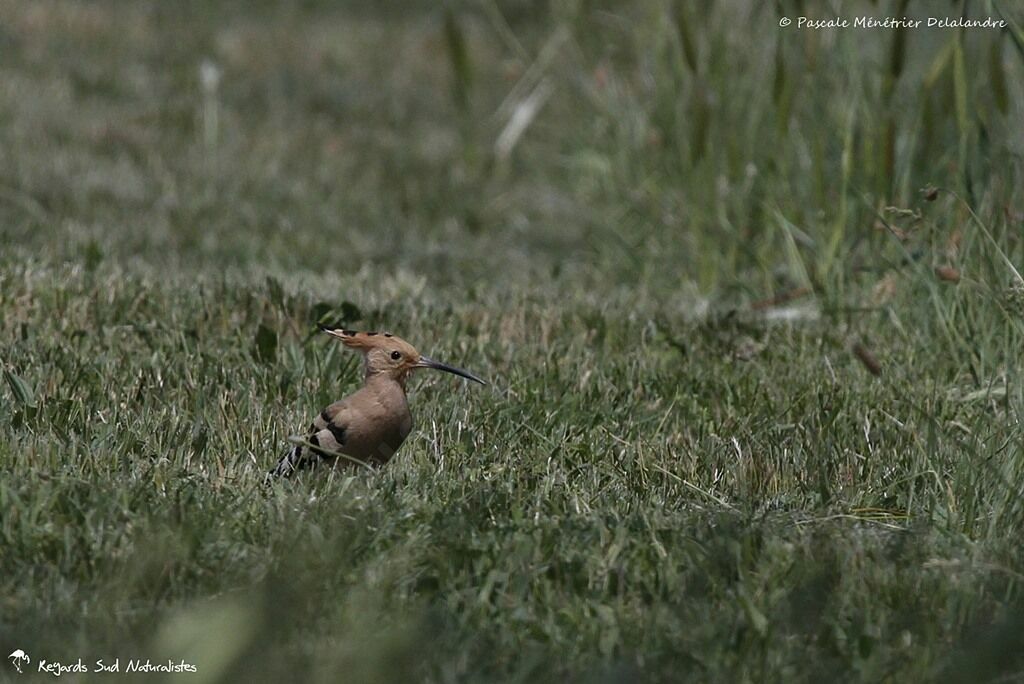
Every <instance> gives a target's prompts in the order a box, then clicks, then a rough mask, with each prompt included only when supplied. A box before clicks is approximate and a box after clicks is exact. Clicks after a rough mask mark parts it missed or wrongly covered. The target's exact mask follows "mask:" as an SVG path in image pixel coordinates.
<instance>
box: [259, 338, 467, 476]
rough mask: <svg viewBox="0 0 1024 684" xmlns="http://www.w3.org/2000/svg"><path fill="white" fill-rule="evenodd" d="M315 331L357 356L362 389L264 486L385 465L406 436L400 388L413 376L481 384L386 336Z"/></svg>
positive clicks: (315, 425) (318, 421) (314, 427)
mask: <svg viewBox="0 0 1024 684" xmlns="http://www.w3.org/2000/svg"><path fill="white" fill-rule="evenodd" d="M320 329H321V330H322V331H323V332H325V333H327V334H328V335H330V336H331V337H334V338H336V339H338V340H340V341H341V343H342V344H344V345H345V346H346V347H348V348H349V349H353V350H355V351H357V352H360V353H362V355H363V371H364V376H363V386H362V387H361V388H359V389H358V390H356V391H355V392H354V393H352V394H351V395H349V396H348V397H345V398H344V399H342V400H340V401H336V402H334V403H333V404H331V405H330V406H328V407H327V408H325V409H324V410H323V411H321V412H320V415H318V416H317V417H316V418H314V419H313V422H312V424H310V426H309V430H308V432H307V435H306V438H305V440H302V441H301V442H300V443H297V444H296V445H295V446H294V447H293V448H291V449H290V450H289V451H288V452H287V453H286V454H285V455H284V456H282V457H281V459H280V461H278V463H277V465H276V466H275V467H274V468H273V469H272V470H271V471H270V472H269V473H268V474H267V479H268V481H272V480H273V479H276V478H282V477H285V478H286V477H290V476H291V475H292V474H294V473H296V472H298V471H300V470H303V469H305V468H313V467H317V466H320V465H324V464H328V463H330V464H332V465H333V464H335V463H338V462H339V460H345V461H353V462H355V463H359V464H364V465H370V466H379V465H384V464H386V463H387V462H388V461H390V460H391V458H392V457H393V456H394V455H395V452H397V451H398V448H399V447H400V446H402V442H404V441H405V438H406V437H408V436H409V433H410V432H411V431H412V413H411V412H410V411H409V401H408V398H407V396H406V382H407V381H408V379H409V376H410V375H411V374H412V373H413V372H414V371H417V370H419V369H422V368H433V369H434V370H440V371H445V372H447V373H453V374H455V375H458V376H461V377H463V378H466V379H467V380H471V381H473V382H477V383H480V384H481V385H486V384H487V383H486V382H484V381H483V380H481V379H480V378H478V377H477V376H475V375H473V374H472V373H470V372H469V371H466V370H463V369H461V368H456V367H455V366H449V365H448V364H446V363H441V362H440V361H435V360H434V359H431V358H429V357H427V356H424V355H422V354H420V353H419V352H418V351H416V348H415V347H413V346H412V345H411V344H409V343H408V342H406V341H405V340H403V339H402V338H400V337H398V336H396V335H393V334H391V333H388V332H376V331H374V332H360V331H355V330H344V329H333V328H330V327H325V326H321V328H320Z"/></svg>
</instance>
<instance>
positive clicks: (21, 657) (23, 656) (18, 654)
mask: <svg viewBox="0 0 1024 684" xmlns="http://www.w3.org/2000/svg"><path fill="white" fill-rule="evenodd" d="M7 659H8V660H10V661H11V663H13V664H14V669H16V670H17V671H18V674H21V666H22V664H24V665H25V666H28V665H29V663H31V662H32V659H31V658H29V657H28V653H25V652H24V651H22V650H21V649H20V648H18V649H15V650H14V653H12V654H11V655H9V656H7Z"/></svg>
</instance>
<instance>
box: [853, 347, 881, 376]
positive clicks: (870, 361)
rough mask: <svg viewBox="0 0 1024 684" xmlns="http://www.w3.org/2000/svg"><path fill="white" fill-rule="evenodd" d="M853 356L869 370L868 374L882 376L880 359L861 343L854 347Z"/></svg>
mask: <svg viewBox="0 0 1024 684" xmlns="http://www.w3.org/2000/svg"><path fill="white" fill-rule="evenodd" d="M853 355H854V356H856V357H857V359H858V360H859V361H860V362H861V363H862V364H864V367H865V368H867V369H868V372H869V373H871V374H872V375H881V374H882V364H881V362H879V360H878V357H877V356H875V355H874V353H873V352H872V351H871V350H870V349H868V348H867V347H865V346H864V344H863V343H861V342H855V343H854V345H853Z"/></svg>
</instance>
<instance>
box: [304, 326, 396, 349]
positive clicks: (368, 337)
mask: <svg viewBox="0 0 1024 684" xmlns="http://www.w3.org/2000/svg"><path fill="white" fill-rule="evenodd" d="M320 329H321V330H323V331H324V332H325V333H327V334H328V335H330V336H332V337H337V338H338V339H339V340H341V342H342V344H344V345H345V346H346V347H352V348H353V349H362V350H369V349H377V348H380V347H392V346H401V345H404V346H406V347H408V348H409V349H412V345H411V344H409V343H408V342H406V341H405V340H403V339H402V338H400V337H396V336H395V335H392V334H391V333H389V332H377V331H376V330H373V331H370V332H364V331H361V330H348V329H347V328H328V327H326V326H320Z"/></svg>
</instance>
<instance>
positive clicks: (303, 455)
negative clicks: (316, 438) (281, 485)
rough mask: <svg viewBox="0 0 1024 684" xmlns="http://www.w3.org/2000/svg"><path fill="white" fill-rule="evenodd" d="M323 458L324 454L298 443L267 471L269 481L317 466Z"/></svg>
mask: <svg viewBox="0 0 1024 684" xmlns="http://www.w3.org/2000/svg"><path fill="white" fill-rule="evenodd" d="M322 460H323V456H321V455H320V454H318V453H316V452H315V451H314V450H312V449H310V448H308V447H305V446H303V445H302V444H296V445H295V446H293V447H292V448H291V449H289V450H288V453H286V454H285V455H284V456H282V457H281V460H280V461H278V462H277V465H276V466H274V467H273V468H271V469H270V471H269V472H268V473H267V482H271V481H273V480H275V479H277V478H281V477H291V476H292V475H294V474H295V473H297V472H298V471H300V470H303V469H305V468H311V467H313V466H316V465H317V464H319V463H320V461H322Z"/></svg>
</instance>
